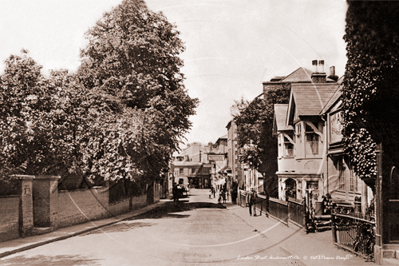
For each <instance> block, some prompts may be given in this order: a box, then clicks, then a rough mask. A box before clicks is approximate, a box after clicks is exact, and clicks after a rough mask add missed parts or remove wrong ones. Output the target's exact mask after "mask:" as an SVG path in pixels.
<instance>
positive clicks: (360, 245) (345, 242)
mask: <svg viewBox="0 0 399 266" xmlns="http://www.w3.org/2000/svg"><path fill="white" fill-rule="evenodd" d="M331 218H332V234H333V241H334V244H335V245H337V246H339V247H341V248H344V249H347V250H349V251H351V252H354V253H355V254H357V255H359V256H362V257H364V258H366V259H372V258H373V252H374V243H375V234H374V230H373V228H374V226H375V222H374V221H369V220H366V219H363V218H359V217H354V216H350V215H344V214H337V213H335V214H332V215H331Z"/></svg>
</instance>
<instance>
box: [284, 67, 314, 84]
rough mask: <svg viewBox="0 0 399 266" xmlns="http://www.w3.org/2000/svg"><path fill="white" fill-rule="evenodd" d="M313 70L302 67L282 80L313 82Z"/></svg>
mask: <svg viewBox="0 0 399 266" xmlns="http://www.w3.org/2000/svg"><path fill="white" fill-rule="evenodd" d="M312 73H313V71H311V70H309V69H306V68H303V67H300V68H298V69H297V70H295V71H294V72H292V73H291V74H289V75H288V76H286V77H285V78H284V79H282V80H281V82H312V77H311V76H312Z"/></svg>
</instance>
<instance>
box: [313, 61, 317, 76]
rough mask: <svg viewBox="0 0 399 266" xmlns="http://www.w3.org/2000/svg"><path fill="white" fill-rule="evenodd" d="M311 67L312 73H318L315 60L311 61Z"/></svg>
mask: <svg viewBox="0 0 399 266" xmlns="http://www.w3.org/2000/svg"><path fill="white" fill-rule="evenodd" d="M312 66H313V72H315V73H317V72H318V69H317V60H312Z"/></svg>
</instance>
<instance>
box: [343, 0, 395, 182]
mask: <svg viewBox="0 0 399 266" xmlns="http://www.w3.org/2000/svg"><path fill="white" fill-rule="evenodd" d="M348 4H349V5H348V11H347V15H346V28H345V36H344V40H345V41H346V44H347V48H346V49H347V57H348V61H347V65H346V70H345V79H344V87H343V109H344V110H345V112H344V125H343V135H344V143H345V148H346V151H347V152H348V153H349V155H350V157H351V162H352V164H353V166H354V170H355V173H356V174H357V175H358V176H359V177H360V178H362V179H363V180H364V181H365V182H366V184H367V185H369V186H370V187H372V188H374V181H375V178H376V153H375V149H376V143H380V142H382V143H383V144H384V152H385V153H386V154H387V155H388V157H389V158H390V159H392V160H393V161H398V159H399V157H398V154H397V152H395V150H397V149H398V147H399V145H398V144H399V143H398V140H397V136H398V133H399V128H398V127H397V125H396V121H398V119H399V107H398V104H397V103H398V100H399V91H398V88H399V80H398V76H399V75H398V74H399V67H398V59H399V52H398V51H399V24H398V22H399V21H398V18H399V4H398V3H397V2H392V1H389V2H381V1H377V2H373V1H349V2H348Z"/></svg>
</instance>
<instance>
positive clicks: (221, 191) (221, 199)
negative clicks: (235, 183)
mask: <svg viewBox="0 0 399 266" xmlns="http://www.w3.org/2000/svg"><path fill="white" fill-rule="evenodd" d="M223 192H224V190H223V188H222V189H221V190H220V192H219V198H218V203H222V202H223Z"/></svg>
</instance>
